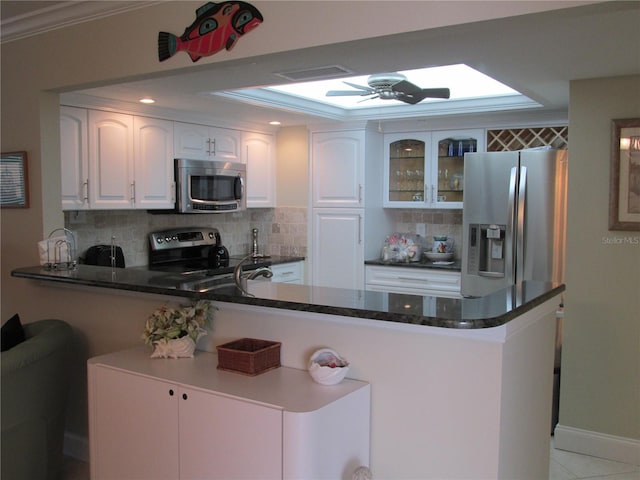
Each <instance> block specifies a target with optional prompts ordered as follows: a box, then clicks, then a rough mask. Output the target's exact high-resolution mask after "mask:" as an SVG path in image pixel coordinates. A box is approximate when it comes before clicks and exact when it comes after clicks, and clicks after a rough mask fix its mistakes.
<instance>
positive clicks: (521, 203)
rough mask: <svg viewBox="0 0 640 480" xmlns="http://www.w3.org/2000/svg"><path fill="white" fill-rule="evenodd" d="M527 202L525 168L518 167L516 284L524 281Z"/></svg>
mask: <svg viewBox="0 0 640 480" xmlns="http://www.w3.org/2000/svg"><path fill="white" fill-rule="evenodd" d="M526 202H527V167H520V179H519V181H518V211H517V214H516V220H517V224H516V284H519V283H522V281H523V280H524V233H525V232H524V216H525V212H526Z"/></svg>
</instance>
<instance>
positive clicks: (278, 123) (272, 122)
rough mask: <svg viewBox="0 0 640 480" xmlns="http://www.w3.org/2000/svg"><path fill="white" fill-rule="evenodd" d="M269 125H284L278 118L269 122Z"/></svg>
mask: <svg viewBox="0 0 640 480" xmlns="http://www.w3.org/2000/svg"><path fill="white" fill-rule="evenodd" d="M269 125H282V123H280V122H279V121H277V120H273V121H271V122H269Z"/></svg>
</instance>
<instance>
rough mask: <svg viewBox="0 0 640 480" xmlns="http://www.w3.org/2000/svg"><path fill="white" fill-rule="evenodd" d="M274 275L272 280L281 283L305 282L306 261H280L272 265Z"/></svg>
mask: <svg viewBox="0 0 640 480" xmlns="http://www.w3.org/2000/svg"><path fill="white" fill-rule="evenodd" d="M270 268H271V271H272V272H273V277H271V281H272V282H281V283H297V284H300V285H301V284H303V283H304V262H292V263H280V264H277V265H271V267H270Z"/></svg>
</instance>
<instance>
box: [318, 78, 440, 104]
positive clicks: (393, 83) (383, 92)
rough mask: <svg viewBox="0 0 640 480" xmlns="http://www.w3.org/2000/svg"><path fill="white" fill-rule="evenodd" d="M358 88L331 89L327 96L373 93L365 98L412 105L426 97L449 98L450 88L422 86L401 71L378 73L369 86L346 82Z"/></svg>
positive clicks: (362, 95) (370, 79)
mask: <svg viewBox="0 0 640 480" xmlns="http://www.w3.org/2000/svg"><path fill="white" fill-rule="evenodd" d="M344 83H346V84H347V85H349V86H350V87H353V88H355V89H356V90H329V91H328V92H327V97H346V96H352V95H353V96H356V95H357V96H360V97H364V96H367V95H371V96H370V97H369V98H366V99H365V100H372V99H374V98H381V99H382V100H400V101H401V102H405V103H408V104H411V105H415V104H416V103H419V102H421V101H422V100H424V99H425V98H445V99H446V98H449V95H450V92H449V89H448V88H420V87H418V86H417V85H414V84H413V83H411V82H409V81H408V80H407V77H405V76H404V75H402V74H401V73H377V74H375V75H371V76H370V77H369V78H368V79H367V83H368V84H369V86H368V87H365V86H362V85H356V84H355V83H350V82H344Z"/></svg>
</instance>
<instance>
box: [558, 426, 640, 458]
mask: <svg viewBox="0 0 640 480" xmlns="http://www.w3.org/2000/svg"><path fill="white" fill-rule="evenodd" d="M553 443H554V446H555V448H557V449H559V450H568V451H570V452H575V453H581V454H583V455H591V456H594V457H599V458H606V459H607V460H615V461H617V462H623V463H628V464H631V465H640V440H636V439H633V438H626V437H617V436H615V435H607V434H606V433H599V432H592V431H589V430H582V429H580V428H574V427H567V426H565V425H560V424H558V425H557V426H556V429H555V433H554V442H553Z"/></svg>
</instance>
